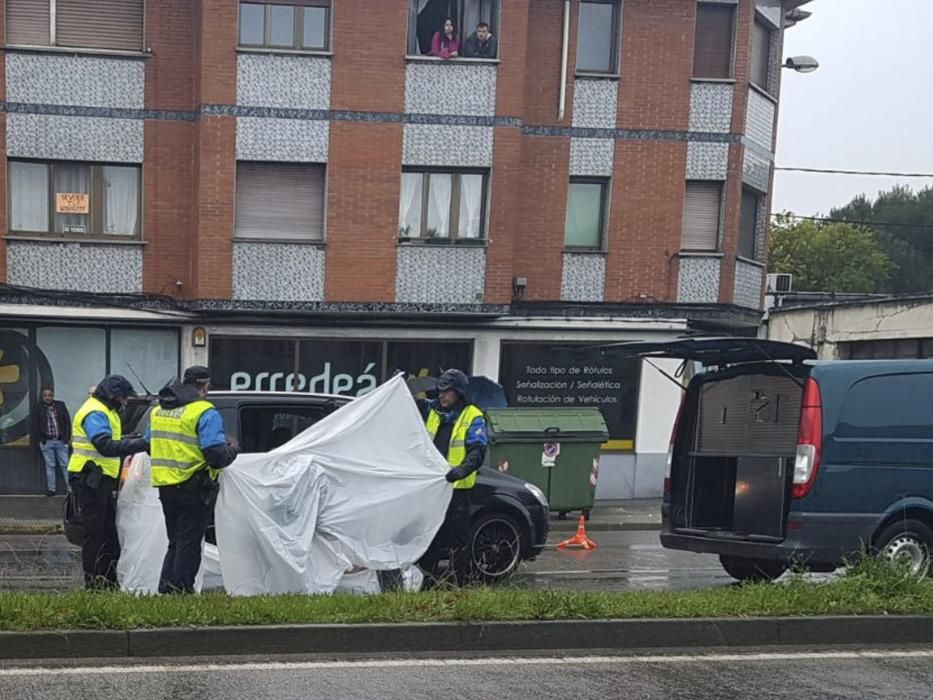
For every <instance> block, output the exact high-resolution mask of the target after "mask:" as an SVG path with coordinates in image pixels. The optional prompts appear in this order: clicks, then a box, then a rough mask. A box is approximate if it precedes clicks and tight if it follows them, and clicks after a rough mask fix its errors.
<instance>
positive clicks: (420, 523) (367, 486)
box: [117, 377, 452, 595]
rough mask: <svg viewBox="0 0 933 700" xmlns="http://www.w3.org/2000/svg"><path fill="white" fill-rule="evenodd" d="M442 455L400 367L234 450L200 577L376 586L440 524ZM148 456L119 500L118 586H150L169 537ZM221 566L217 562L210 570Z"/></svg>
mask: <svg viewBox="0 0 933 700" xmlns="http://www.w3.org/2000/svg"><path fill="white" fill-rule="evenodd" d="M447 468H448V465H447V463H446V461H445V460H444V459H443V458H442V457H441V456H440V454H439V453H438V452H437V450H436V449H435V448H434V445H433V444H432V442H431V439H430V438H429V437H428V435H427V432H426V431H425V429H424V424H423V423H422V421H421V417H420V415H419V413H418V410H417V408H416V407H415V404H414V401H413V400H412V397H411V395H410V393H409V392H408V389H407V387H406V385H405V383H404V380H403V379H402V378H401V377H396V378H395V379H393V380H391V381H389V382H387V383H386V384H384V385H383V386H381V387H379V388H378V389H376V390H375V391H373V392H372V393H370V394H368V395H366V396H364V397H363V398H360V399H358V400H356V401H354V402H352V403H350V404H348V405H347V406H344V407H343V408H341V409H339V410H337V411H335V412H334V413H332V414H331V415H329V416H327V417H326V418H324V419H323V420H321V421H320V422H318V423H316V424H315V425H313V426H312V427H310V428H309V429H308V430H306V431H305V432H303V433H301V434H300V435H298V436H296V437H295V438H294V439H293V440H291V441H290V442H288V443H286V444H285V445H282V446H281V447H279V448H278V449H276V450H274V451H272V452H270V453H268V454H251V455H241V456H239V457H238V458H237V459H236V461H235V462H234V463H233V464H232V465H231V466H229V467H228V468H227V469H225V470H224V471H223V472H222V473H221V477H220V496H219V498H218V501H217V506H216V508H215V510H214V517H215V522H216V528H217V547H216V548H213V547H211V546H210V545H206V546H205V553H204V555H205V556H204V563H203V564H202V571H201V573H200V574H199V582H200V580H201V579H202V578H203V579H204V587H205V588H208V587H211V586H216V585H218V584H219V582H220V581H219V577H218V574H220V575H222V585H223V588H224V589H226V591H227V592H228V593H230V594H232V595H263V594H269V593H333V592H335V591H351V592H373V591H378V582H376V581H375V579H376V577H375V574H374V571H375V570H386V569H402V570H403V571H404V573H405V575H404V580H405V587H406V588H410V589H412V588H413V589H417V588H419V587H420V585H421V577H420V572H419V571H417V569H416V568H415V567H414V564H415V562H416V561H417V560H418V559H419V558H420V557H421V555H422V554H423V553H424V552H425V550H427V548H428V545H429V544H430V543H431V540H432V539H433V538H434V535H435V534H436V532H437V530H438V529H439V528H440V525H441V523H442V522H443V519H444V514H445V512H446V510H447V504H448V502H449V501H450V497H451V493H452V489H451V486H450V485H449V484H448V483H447V482H446V481H445V479H444V474H445V472H446V471H447ZM148 484H149V460H148V459H146V458H145V456H142V455H138V456H137V457H136V458H135V459H134V460H133V463H132V465H131V467H130V469H129V473H128V475H127V480H126V482H125V483H124V486H123V490H122V492H121V494H120V500H119V502H118V506H117V529H118V532H119V533H120V539H121V543H122V546H123V553H122V555H121V558H120V563H119V567H118V575H119V577H120V583H121V585H122V587H123V588H124V589H125V590H129V591H134V592H138V593H151V592H154V591H155V590H156V588H157V585H158V577H159V572H160V569H161V563H162V557H163V556H164V554H165V550H166V547H167V541H166V538H165V523H164V519H163V517H162V510H161V507H160V504H159V500H158V493H157V491H156V490H155V489H153V488H151V487H150V486H149V485H148ZM218 569H219V572H218Z"/></svg>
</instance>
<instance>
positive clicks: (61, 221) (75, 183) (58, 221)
mask: <svg viewBox="0 0 933 700" xmlns="http://www.w3.org/2000/svg"><path fill="white" fill-rule="evenodd" d="M52 174H53V177H54V180H55V192H56V194H57V193H59V192H62V193H84V194H89V193H90V191H91V168H90V166H88V165H73V164H67V165H66V164H62V163H57V164H56V165H55V167H54V168H53V171H52ZM67 226H71V227H76V226H80V227H83V233H90V232H91V217H90V216H89V215H88V214H57V213H56V214H55V232H56V233H69V234H79V233H82V231H76V230H74V229H73V228H72V229H71V230H69V231H66V230H65V227H67Z"/></svg>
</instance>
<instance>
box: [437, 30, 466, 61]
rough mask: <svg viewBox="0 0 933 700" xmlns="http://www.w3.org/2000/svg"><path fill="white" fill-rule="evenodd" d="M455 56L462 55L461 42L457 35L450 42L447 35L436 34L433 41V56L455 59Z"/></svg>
mask: <svg viewBox="0 0 933 700" xmlns="http://www.w3.org/2000/svg"><path fill="white" fill-rule="evenodd" d="M453 54H457V55H459V54H460V40H459V39H458V38H457V37H456V35H455V36H454V37H453V38H452V39H450V40H448V39H447V36H446V35H445V34H442V33H441V32H435V33H434V38H433V39H431V55H432V56H438V57H439V58H453Z"/></svg>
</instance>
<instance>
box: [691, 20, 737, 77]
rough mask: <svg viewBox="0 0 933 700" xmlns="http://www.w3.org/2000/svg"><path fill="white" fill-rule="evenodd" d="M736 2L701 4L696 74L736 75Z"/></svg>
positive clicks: (697, 75)
mask: <svg viewBox="0 0 933 700" xmlns="http://www.w3.org/2000/svg"><path fill="white" fill-rule="evenodd" d="M734 15H735V6H734V5H709V4H700V5H697V27H696V38H695V40H694V45H693V77H695V78H730V77H732V27H733V24H734V20H733V17H734Z"/></svg>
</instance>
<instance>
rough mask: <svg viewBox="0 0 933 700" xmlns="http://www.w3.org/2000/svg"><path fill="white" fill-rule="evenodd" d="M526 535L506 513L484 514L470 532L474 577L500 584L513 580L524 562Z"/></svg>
mask: <svg viewBox="0 0 933 700" xmlns="http://www.w3.org/2000/svg"><path fill="white" fill-rule="evenodd" d="M527 539H528V535H527V533H526V532H525V531H524V530H523V529H522V528H521V527H519V525H518V523H516V522H515V520H514V519H513V518H512V517H510V516H508V515H505V514H504V513H483V514H481V515H480V516H479V517H478V518H477V519H476V521H475V522H474V523H473V526H472V527H471V529H470V543H471V545H472V551H473V573H474V577H475V578H477V579H478V580H480V581H483V582H485V583H499V582H501V581H505V580H506V579H508V578H509V576H511V575H512V574H513V573H514V572H515V570H516V569H517V568H518V565H519V564H520V563H521V561H522V552H523V551H524V547H525V542H526V541H527Z"/></svg>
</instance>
